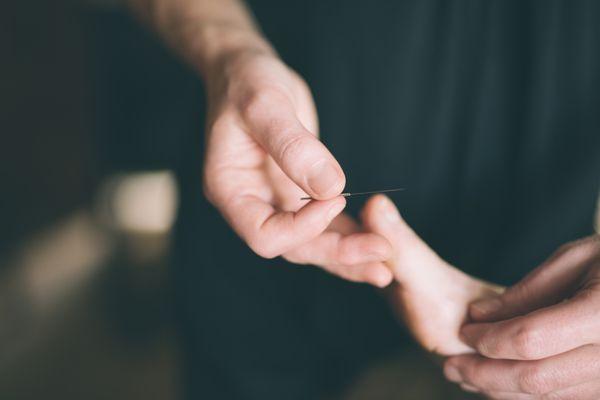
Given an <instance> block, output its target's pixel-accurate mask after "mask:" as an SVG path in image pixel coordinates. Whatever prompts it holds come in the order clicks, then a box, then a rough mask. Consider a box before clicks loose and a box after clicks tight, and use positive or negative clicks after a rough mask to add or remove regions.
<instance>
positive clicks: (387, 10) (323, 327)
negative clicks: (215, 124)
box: [175, 0, 600, 399]
mask: <svg viewBox="0 0 600 400" xmlns="http://www.w3.org/2000/svg"><path fill="white" fill-rule="evenodd" d="M250 5H251V7H252V9H253V11H254V13H255V14H256V17H257V19H258V20H259V22H260V23H261V26H262V27H263V29H264V31H265V33H266V35H267V36H268V37H269V38H270V39H271V40H272V41H273V42H274V43H275V45H276V47H277V49H278V51H279V52H280V53H281V55H282V57H283V58H284V59H285V60H286V61H287V62H288V63H289V64H290V65H291V66H292V67H293V68H295V69H297V70H298V71H299V72H300V73H301V74H302V75H303V76H304V77H305V78H306V79H307V81H308V83H309V85H310V86H311V88H312V89H313V92H314V96H315V100H316V102H317V107H318V110H319V116H320V125H321V131H322V132H321V136H322V138H323V140H324V141H325V142H326V144H327V145H328V146H329V148H330V149H331V151H332V152H333V153H334V155H335V156H336V157H337V158H338V160H339V161H340V162H341V164H342V166H343V168H344V170H345V172H346V175H347V178H348V189H350V190H356V191H361V190H370V189H377V188H388V187H398V186H401V187H405V188H406V191H404V192H399V193H397V194H394V195H393V196H392V198H393V199H394V200H395V201H396V202H397V204H398V206H399V207H400V210H401V212H402V213H403V215H404V216H405V218H406V219H407V221H408V222H409V224H411V226H413V227H414V229H415V230H416V231H417V232H418V233H419V234H420V235H421V236H422V237H423V238H424V239H425V240H426V241H427V242H428V243H429V244H430V245H431V246H432V247H433V248H434V249H435V250H436V251H438V252H439V253H440V254H441V255H442V256H443V257H444V258H446V259H447V260H449V261H450V262H452V263H453V264H455V265H457V266H458V267H460V268H462V269H463V270H465V271H467V272H469V273H471V274H474V275H477V276H480V277H482V278H486V279H489V280H491V281H494V282H498V283H502V284H511V283H514V282H515V281H516V280H518V279H519V278H520V277H522V276H523V275H524V274H525V273H526V272H527V271H529V270H531V269H532V268H534V267H535V266H536V265H538V264H539V263H540V262H541V261H543V260H544V259H545V258H546V257H547V256H548V255H549V254H550V253H551V252H552V251H553V250H554V249H555V248H556V247H557V246H559V245H561V244H563V243H565V242H567V241H570V240H573V239H576V238H579V237H582V236H585V235H588V234H590V233H591V232H592V220H593V212H594V207H595V200H596V197H597V194H598V189H599V184H600V113H599V111H600V55H599V52H600V24H598V21H600V3H598V2H596V1H591V0H590V1H573V0H565V1H524V0H518V1H506V0H502V1H500V0H498V1H466V0H455V1H448V0H437V1H436V0H425V1H424V0H418V1H417V0H414V1H385V0H371V1H368V2H363V1H354V0H345V1H333V0H320V1H317V0H313V1H304V2H281V1H275V0H273V1H267V0H255V1H251V2H250ZM201 136H202V135H201V134H198V135H195V136H191V137H190V138H189V146H187V149H188V151H189V154H188V155H187V158H185V159H184V162H183V163H182V165H181V166H180V174H179V176H180V181H181V185H182V194H183V197H182V204H181V213H180V218H179V225H178V240H177V251H176V254H175V256H176V269H175V279H176V283H177V285H178V286H177V288H178V292H177V293H178V299H179V305H180V307H179V310H180V312H181V317H182V321H183V323H184V327H185V329H184V332H185V333H186V343H187V344H188V348H187V352H186V355H187V358H188V361H189V363H188V364H189V369H188V383H189V388H190V390H189V394H190V398H195V399H197V398H202V396H205V398H241V399H270V398H273V399H281V398H286V399H294V398H298V399H306V398H315V397H316V396H317V395H319V394H321V393H324V392H328V391H329V392H331V391H335V390H337V389H339V388H341V387H343V386H344V385H345V384H346V383H347V382H348V381H349V379H351V378H352V376H354V374H355V373H356V372H357V371H360V370H361V369H362V368H364V367H365V366H366V365H368V363H369V362H370V361H371V360H373V359H375V358H377V357H381V356H383V355H386V354H390V353H391V352H393V351H396V350H398V349H401V348H402V347H403V346H406V345H407V344H408V343H410V341H409V340H408V339H407V337H406V335H405V334H404V333H403V332H402V328H401V327H400V326H399V325H398V324H396V323H395V322H394V319H393V317H392V315H391V312H390V311H389V308H388V307H387V305H386V304H385V301H384V299H383V298H382V297H381V296H380V294H378V293H377V292H376V291H375V290H374V289H371V288H369V287H366V286H364V285H357V284H351V283H348V282H343V281H341V280H339V279H336V278H333V277H330V276H328V275H327V274H325V273H324V272H322V271H319V270H317V269H316V268H310V267H298V266H292V265H289V264H287V263H285V262H284V261H282V260H279V259H278V260H271V261H267V260H261V259H259V258H258V257H256V256H255V255H253V254H252V253H251V252H250V251H249V250H248V249H247V248H246V247H245V246H244V244H243V243H242V242H241V241H240V240H239V239H238V238H237V237H236V236H235V234H234V233H232V232H231V230H230V229H229V228H228V227H227V226H226V224H225V223H224V222H223V220H222V219H221V217H220V216H219V215H218V213H217V212H216V211H215V210H214V209H213V208H212V207H211V206H210V205H209V204H208V203H207V202H206V201H205V200H204V199H203V198H202V194H201V189H200V176H201V164H202V160H201V154H202V151H203V150H202V137H201ZM363 201H364V200H361V199H355V200H351V201H350V202H349V209H350V211H351V212H353V213H356V212H357V211H358V210H359V209H360V207H361V205H362V202H363Z"/></svg>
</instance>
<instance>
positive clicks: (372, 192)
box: [300, 188, 404, 200]
mask: <svg viewBox="0 0 600 400" xmlns="http://www.w3.org/2000/svg"><path fill="white" fill-rule="evenodd" d="M401 190H404V188H396V189H384V190H373V191H370V192H355V193H350V192H346V193H342V194H340V196H343V197H350V196H361V195H365V194H376V193H389V192H399V191H401ZM300 200H314V199H313V198H312V197H310V196H308V197H301V198H300Z"/></svg>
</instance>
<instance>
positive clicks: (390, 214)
mask: <svg viewBox="0 0 600 400" xmlns="http://www.w3.org/2000/svg"><path fill="white" fill-rule="evenodd" d="M382 205H383V212H384V216H385V219H386V220H387V221H388V222H398V221H400V213H399V212H398V209H397V208H396V206H395V205H394V203H392V201H391V200H390V199H389V198H387V197H385V196H384V197H383V201H382Z"/></svg>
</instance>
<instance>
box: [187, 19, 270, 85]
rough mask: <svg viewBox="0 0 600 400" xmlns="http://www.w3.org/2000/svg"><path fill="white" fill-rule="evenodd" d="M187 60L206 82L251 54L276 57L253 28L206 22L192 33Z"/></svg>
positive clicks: (265, 41)
mask: <svg viewBox="0 0 600 400" xmlns="http://www.w3.org/2000/svg"><path fill="white" fill-rule="evenodd" d="M191 43H195V44H194V47H195V48H193V49H191V52H190V54H191V57H192V59H191V60H190V61H191V62H192V65H193V66H194V67H195V68H196V69H197V70H198V71H199V73H200V75H201V76H202V78H203V79H204V81H205V82H206V83H208V82H210V81H214V80H215V77H216V76H218V75H219V74H222V73H223V72H224V71H225V70H227V69H228V65H230V64H235V63H236V62H237V61H238V60H240V59H243V58H245V57H248V56H252V55H263V56H273V57H275V56H276V53H275V50H274V49H273V48H272V46H271V45H270V44H269V42H268V41H267V40H266V39H265V38H264V37H263V36H262V35H261V34H260V33H259V32H257V31H256V30H253V29H248V28H240V27H235V26H227V25H223V24H212V25H210V24H209V25H206V26H203V27H202V28H200V29H199V30H198V31H197V33H196V40H193V41H191Z"/></svg>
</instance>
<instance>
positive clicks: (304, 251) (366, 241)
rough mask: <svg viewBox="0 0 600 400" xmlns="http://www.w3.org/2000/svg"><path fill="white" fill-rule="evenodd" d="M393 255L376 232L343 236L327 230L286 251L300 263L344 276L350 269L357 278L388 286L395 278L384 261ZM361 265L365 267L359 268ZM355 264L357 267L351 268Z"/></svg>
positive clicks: (290, 257) (292, 258)
mask: <svg viewBox="0 0 600 400" xmlns="http://www.w3.org/2000/svg"><path fill="white" fill-rule="evenodd" d="M390 254H391V246H390V244H389V243H388V242H387V240H385V239H384V238H382V237H381V236H378V235H375V234H373V233H354V234H350V235H344V234H342V233H340V232H334V231H326V232H324V233H323V234H321V235H319V236H318V237H317V238H315V239H313V240H311V241H310V242H308V243H306V244H305V245H303V246H300V247H298V248H295V249H293V250H291V251H290V252H287V253H285V254H284V257H285V258H286V259H287V260H288V261H291V262H294V263H297V264H313V265H318V266H321V267H326V266H327V269H328V270H329V271H330V272H332V273H334V274H336V275H340V276H342V277H347V274H346V273H347V272H349V271H351V273H352V276H353V279H352V280H354V281H356V280H358V281H361V282H369V283H372V284H374V285H376V286H379V287H383V286H387V285H388V284H389V283H390V282H391V280H392V274H391V272H390V270H389V269H388V268H387V267H386V266H385V265H384V264H382V262H383V261H385V260H386V259H388V258H389V257H390ZM360 265H362V267H360ZM349 266H354V268H351V269H350V268H348V267H349Z"/></svg>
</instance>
